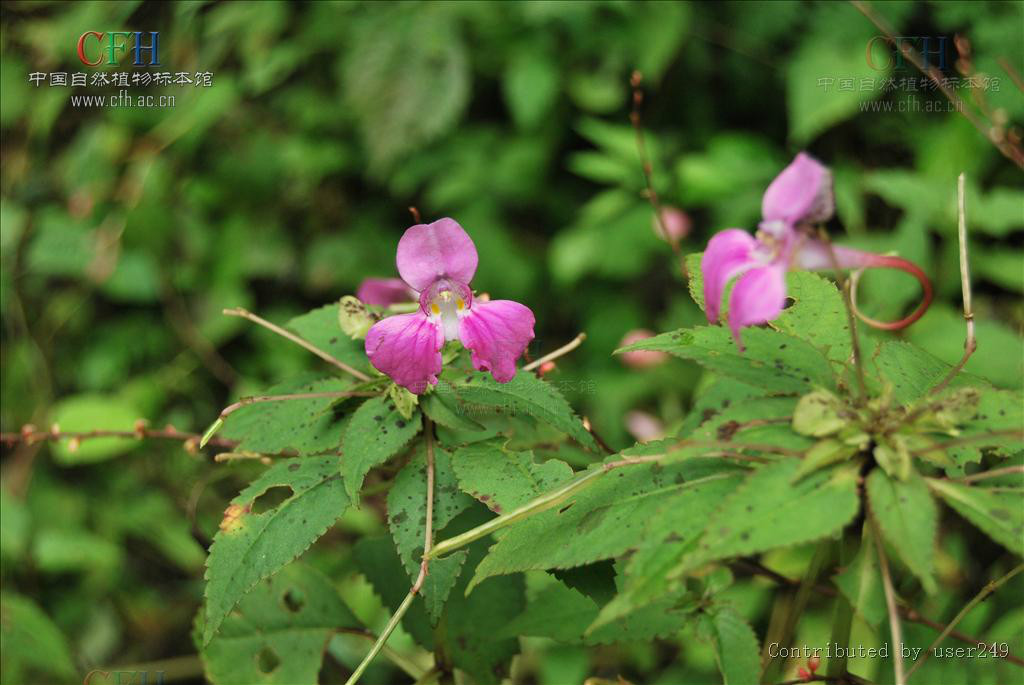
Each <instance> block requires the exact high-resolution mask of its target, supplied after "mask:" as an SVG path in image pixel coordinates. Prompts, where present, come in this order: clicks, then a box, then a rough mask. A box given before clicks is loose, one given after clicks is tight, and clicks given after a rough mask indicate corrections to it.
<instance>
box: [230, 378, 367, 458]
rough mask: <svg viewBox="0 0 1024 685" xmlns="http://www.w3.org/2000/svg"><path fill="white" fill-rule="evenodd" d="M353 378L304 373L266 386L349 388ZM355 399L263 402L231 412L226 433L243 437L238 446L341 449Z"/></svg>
mask: <svg viewBox="0 0 1024 685" xmlns="http://www.w3.org/2000/svg"><path fill="white" fill-rule="evenodd" d="M351 389H352V382H351V381H350V380H348V379H345V378H323V377H317V376H316V375H314V374H305V375H303V376H299V377H297V378H294V379H292V380H289V381H286V382H284V383H279V384H277V385H275V386H274V387H272V388H270V389H269V390H267V392H266V393H265V394H267V395H290V394H293V393H307V392H346V391H349V390H351ZM353 407H354V402H353V400H351V399H346V398H342V399H336V398H329V397H328V398H319V399H303V400H283V401H280V402H259V403H256V404H250V405H248V406H245V407H242V408H241V409H239V410H238V411H235V412H233V413H232V414H230V415H229V416H228V418H227V420H226V423H225V425H224V427H223V428H222V429H221V431H220V433H221V436H223V437H225V438H229V439H232V440H239V441H240V442H239V444H238V447H237V449H239V450H246V451H250V452H263V453H267V454H275V453H278V452H284V451H286V450H292V451H294V452H295V453H297V454H318V453H327V452H330V453H337V452H338V450H339V448H340V446H341V436H342V433H343V432H344V430H345V426H346V425H348V420H349V418H350V417H351V414H352V411H353Z"/></svg>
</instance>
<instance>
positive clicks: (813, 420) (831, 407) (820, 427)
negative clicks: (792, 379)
mask: <svg viewBox="0 0 1024 685" xmlns="http://www.w3.org/2000/svg"><path fill="white" fill-rule="evenodd" d="M842 412H843V405H842V402H840V400H839V398H838V397H836V396H835V395H833V394H832V393H830V392H826V391H824V390H817V391H815V392H812V393H808V394H806V395H804V396H803V397H801V398H800V401H799V402H797V403H796V409H795V410H794V411H793V430H795V431H796V432H797V433H800V434H801V435H810V436H813V437H816V438H823V437H825V436H827V435H833V434H835V433H838V432H839V431H840V429H842V428H843V426H845V425H846V423H847V421H848V419H847V418H844V417H843V416H841V415H840V414H841V413H842ZM850 418H853V417H852V416H851V417H850Z"/></svg>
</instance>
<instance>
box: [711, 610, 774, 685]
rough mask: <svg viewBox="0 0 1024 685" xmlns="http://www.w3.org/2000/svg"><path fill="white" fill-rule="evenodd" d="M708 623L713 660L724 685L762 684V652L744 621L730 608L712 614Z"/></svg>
mask: <svg viewBox="0 0 1024 685" xmlns="http://www.w3.org/2000/svg"><path fill="white" fill-rule="evenodd" d="M709 620H710V624H711V625H710V628H711V635H712V643H713V644H714V646H715V659H716V660H717V661H718V669H719V670H720V671H721V672H722V680H723V681H724V683H725V685H747V684H748V683H758V682H761V680H760V678H761V648H760V645H759V643H758V640H757V635H755V634H754V630H753V629H752V628H751V627H750V625H749V624H748V623H747V622H746V620H744V619H743V617H742V616H740V615H739V614H738V613H736V611H735V610H734V609H732V608H729V607H721V608H719V609H718V610H716V611H714V612H713V613H711V614H710V616H709Z"/></svg>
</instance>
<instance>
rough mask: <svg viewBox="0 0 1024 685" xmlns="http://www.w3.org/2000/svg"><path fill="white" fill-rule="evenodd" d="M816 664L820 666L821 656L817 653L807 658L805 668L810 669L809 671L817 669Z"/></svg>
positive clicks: (812, 671)
mask: <svg viewBox="0 0 1024 685" xmlns="http://www.w3.org/2000/svg"><path fill="white" fill-rule="evenodd" d="M818 666H821V657H820V656H818V655H817V654H815V655H814V656H812V657H811V658H810V659H808V660H807V668H809V669H811V673H814V672H815V671H817V670H818Z"/></svg>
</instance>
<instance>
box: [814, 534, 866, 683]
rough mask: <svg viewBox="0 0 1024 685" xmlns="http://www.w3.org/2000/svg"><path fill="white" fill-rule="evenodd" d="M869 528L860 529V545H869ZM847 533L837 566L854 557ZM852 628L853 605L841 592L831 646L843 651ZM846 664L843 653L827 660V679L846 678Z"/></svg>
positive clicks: (840, 549) (837, 598) (837, 600)
mask: <svg viewBox="0 0 1024 685" xmlns="http://www.w3.org/2000/svg"><path fill="white" fill-rule="evenodd" d="M870 530H871V529H870V528H869V526H868V525H867V523H865V524H864V526H863V527H862V529H861V540H860V545H861V546H863V545H866V544H868V543H869V539H868V536H869V535H870V534H871V533H870ZM851 538H853V536H852V535H850V533H849V532H848V531H847V532H845V533H844V534H843V540H842V541H841V542H840V543H839V565H840V566H846V565H847V564H849V563H850V562H851V561H852V560H853V558H854V557H855V556H856V551H855V550H854V549H852V547H853V545H854V544H857V542H856V539H851ZM852 628H853V605H852V604H850V600H848V599H847V598H846V595H844V594H843V593H842V592H840V593H838V594H837V595H836V606H835V613H833V615H832V636H831V637H830V638H829V639H830V641H831V642H832V644H834V645H836V646H840V647H843V648H844V649H845V648H846V647H847V646H849V644H850V632H851V630H852ZM846 664H847V657H846V653H845V651H844V653H843V655H842V656H834V657H831V658H830V659H829V660H828V667H827V668H826V671H825V675H827V676H828V677H829V678H836V679H842V678H844V677H846Z"/></svg>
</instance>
